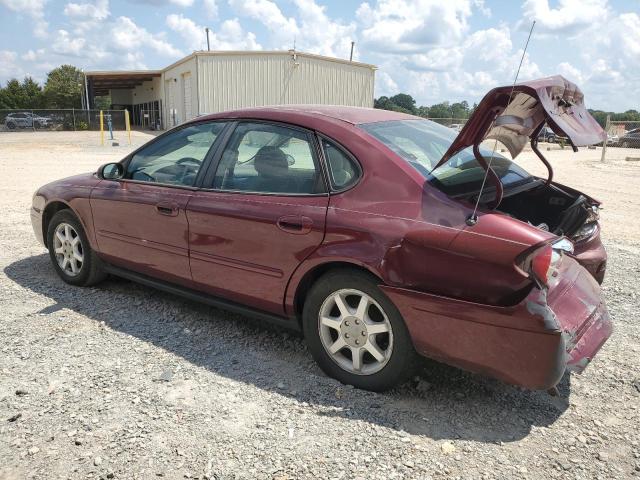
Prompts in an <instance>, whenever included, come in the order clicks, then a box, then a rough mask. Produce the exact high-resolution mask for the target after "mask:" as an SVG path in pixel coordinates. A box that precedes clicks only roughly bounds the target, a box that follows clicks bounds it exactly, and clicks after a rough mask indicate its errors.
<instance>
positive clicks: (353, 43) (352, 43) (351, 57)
mask: <svg viewBox="0 0 640 480" xmlns="http://www.w3.org/2000/svg"><path fill="white" fill-rule="evenodd" d="M355 44H356V42H351V55H349V61H350V62H353V46H354V45H355Z"/></svg>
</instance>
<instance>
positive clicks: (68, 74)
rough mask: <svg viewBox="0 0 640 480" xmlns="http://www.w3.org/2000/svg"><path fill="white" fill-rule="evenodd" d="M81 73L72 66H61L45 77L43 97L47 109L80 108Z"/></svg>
mask: <svg viewBox="0 0 640 480" xmlns="http://www.w3.org/2000/svg"><path fill="white" fill-rule="evenodd" d="M83 77H84V76H83V74H82V71H80V70H79V69H77V68H76V67H74V66H73V65H61V66H59V67H58V68H54V69H53V70H51V71H50V72H49V74H48V75H47V82H46V83H45V85H44V96H45V99H46V102H47V106H48V108H81V107H82V100H81V95H82V89H83V83H82V82H83Z"/></svg>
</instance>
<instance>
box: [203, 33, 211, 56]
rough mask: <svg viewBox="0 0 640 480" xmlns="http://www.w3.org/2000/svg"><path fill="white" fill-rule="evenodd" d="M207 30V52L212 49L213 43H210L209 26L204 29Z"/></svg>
mask: <svg viewBox="0 0 640 480" xmlns="http://www.w3.org/2000/svg"><path fill="white" fill-rule="evenodd" d="M204 30H205V31H206V32H207V52H210V51H211V45H209V27H207V28H205V29H204Z"/></svg>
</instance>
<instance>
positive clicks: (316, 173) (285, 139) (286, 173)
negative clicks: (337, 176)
mask: <svg viewBox="0 0 640 480" xmlns="http://www.w3.org/2000/svg"><path fill="white" fill-rule="evenodd" d="M213 188H216V189H221V190H235V191H244V192H262V193H284V194H314V193H322V192H324V191H325V187H324V181H323V178H322V174H321V171H320V169H319V168H318V164H317V160H316V158H315V157H314V155H313V150H312V146H311V141H310V139H309V136H308V135H307V134H306V133H305V132H302V131H300V130H297V129H294V128H287V127H282V126H279V125H269V124H265V123H241V124H240V125H238V127H237V128H236V129H235V131H234V132H233V134H232V135H231V138H230V139H229V142H228V143H227V146H226V147H225V150H224V152H223V153H222V157H221V159H220V163H219V165H218V169H217V170H216V174H215V178H214V180H213Z"/></svg>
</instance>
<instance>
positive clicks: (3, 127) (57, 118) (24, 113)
mask: <svg viewBox="0 0 640 480" xmlns="http://www.w3.org/2000/svg"><path fill="white" fill-rule="evenodd" d="M103 117H104V129H105V130H106V131H108V130H109V126H108V121H109V119H110V120H111V125H112V129H113V130H126V124H125V110H103ZM41 130H44V131H82V130H94V131H95V130H100V110H76V109H65V110H0V132H17V131H41Z"/></svg>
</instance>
